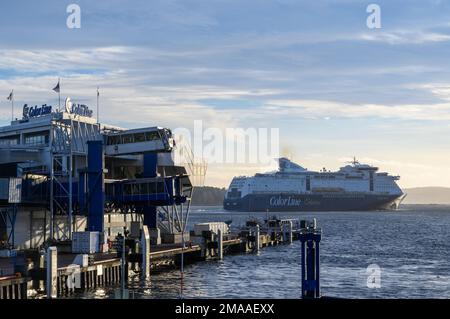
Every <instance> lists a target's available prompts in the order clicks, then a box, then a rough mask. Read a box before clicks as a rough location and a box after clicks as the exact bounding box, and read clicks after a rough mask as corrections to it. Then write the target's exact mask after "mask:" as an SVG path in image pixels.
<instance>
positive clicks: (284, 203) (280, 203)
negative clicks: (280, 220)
mask: <svg viewBox="0 0 450 319" xmlns="http://www.w3.org/2000/svg"><path fill="white" fill-rule="evenodd" d="M301 203H302V201H301V200H299V199H296V198H292V197H290V196H289V197H286V198H283V197H281V196H273V197H271V198H270V206H272V207H290V206H300V204H301Z"/></svg>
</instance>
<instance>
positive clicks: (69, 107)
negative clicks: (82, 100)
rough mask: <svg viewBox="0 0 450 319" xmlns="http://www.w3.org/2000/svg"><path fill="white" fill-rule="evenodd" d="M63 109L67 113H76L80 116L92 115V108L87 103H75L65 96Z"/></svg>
mask: <svg viewBox="0 0 450 319" xmlns="http://www.w3.org/2000/svg"><path fill="white" fill-rule="evenodd" d="M64 104H65V109H66V112H67V113H71V114H76V115H80V116H86V117H92V114H93V112H92V110H90V109H89V107H88V106H87V105H84V104H75V103H73V102H72V101H71V100H70V97H68V98H66V102H65V103H64Z"/></svg>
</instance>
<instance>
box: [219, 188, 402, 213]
mask: <svg viewBox="0 0 450 319" xmlns="http://www.w3.org/2000/svg"><path fill="white" fill-rule="evenodd" d="M401 198H402V195H380V194H357V193H354V194H352V193H341V194H324V193H321V194H291V195H290V194H249V195H246V196H244V197H242V198H237V199H225V200H224V203H223V206H224V209H226V210H234V211H246V212H258V211H264V212H265V211H277V212H283V211H296V212H297V211H362V210H382V209H396V208H397V207H398V204H399V202H400V200H401Z"/></svg>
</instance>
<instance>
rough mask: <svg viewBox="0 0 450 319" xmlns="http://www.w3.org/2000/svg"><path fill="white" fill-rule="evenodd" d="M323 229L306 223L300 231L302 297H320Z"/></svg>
mask: <svg viewBox="0 0 450 319" xmlns="http://www.w3.org/2000/svg"><path fill="white" fill-rule="evenodd" d="M321 238H322V233H321V230H320V229H318V228H315V227H314V226H311V225H308V224H307V223H305V227H304V228H302V230H301V233H300V241H301V266H302V269H301V272H302V298H319V297H320V255H319V254H320V250H319V243H320V240H321Z"/></svg>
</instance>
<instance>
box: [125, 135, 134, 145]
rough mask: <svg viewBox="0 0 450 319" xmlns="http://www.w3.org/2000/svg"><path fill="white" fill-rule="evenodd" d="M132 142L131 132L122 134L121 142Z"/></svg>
mask: <svg viewBox="0 0 450 319" xmlns="http://www.w3.org/2000/svg"><path fill="white" fill-rule="evenodd" d="M128 143H133V134H124V135H122V144H128Z"/></svg>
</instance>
